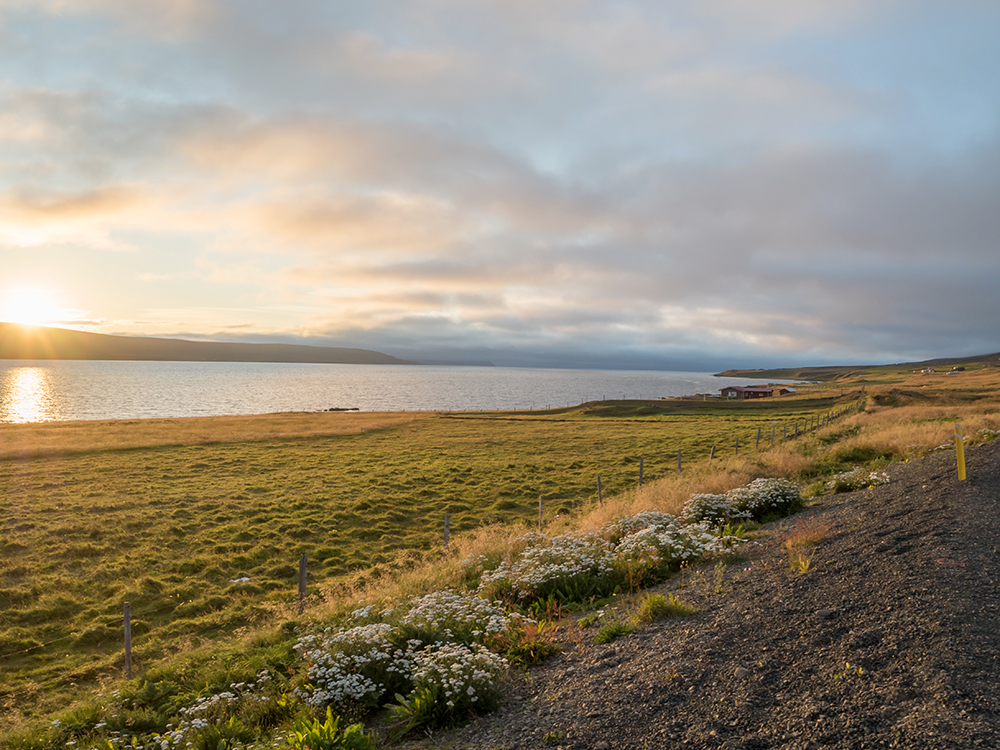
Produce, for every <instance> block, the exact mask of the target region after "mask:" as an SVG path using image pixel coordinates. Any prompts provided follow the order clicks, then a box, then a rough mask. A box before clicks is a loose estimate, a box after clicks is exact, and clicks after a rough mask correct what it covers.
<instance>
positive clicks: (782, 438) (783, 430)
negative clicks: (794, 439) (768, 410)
mask: <svg viewBox="0 0 1000 750" xmlns="http://www.w3.org/2000/svg"><path fill="white" fill-rule="evenodd" d="M787 429H788V425H787V424H783V425H781V442H785V430H787Z"/></svg>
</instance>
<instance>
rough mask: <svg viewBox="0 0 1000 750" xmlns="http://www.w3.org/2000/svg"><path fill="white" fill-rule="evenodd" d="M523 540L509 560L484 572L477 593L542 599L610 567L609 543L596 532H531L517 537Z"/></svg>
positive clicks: (598, 575) (575, 586)
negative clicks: (519, 548) (549, 535)
mask: <svg viewBox="0 0 1000 750" xmlns="http://www.w3.org/2000/svg"><path fill="white" fill-rule="evenodd" d="M518 541H519V542H521V543H525V542H526V543H527V546H526V547H525V548H524V550H522V551H521V553H520V554H518V555H516V556H514V558H513V560H512V561H510V562H503V563H501V564H500V565H499V566H498V567H497V568H496V569H495V570H491V571H484V572H483V575H482V578H481V579H480V583H479V591H480V592H491V593H493V594H506V595H507V596H509V597H510V598H512V599H515V600H518V601H522V602H525V601H532V600H536V599H540V598H541V599H544V598H545V597H546V596H547V595H548V594H549V593H551V592H552V591H554V590H556V589H559V588H562V589H566V588H570V589H578V588H579V587H580V586H581V585H582V586H585V587H586V586H588V585H589V584H590V583H591V582H592V581H593V580H594V579H600V578H602V577H606V576H608V575H610V574H611V573H612V572H613V570H614V560H615V556H614V551H613V550H612V548H611V545H610V544H609V543H608V542H607V541H606V540H604V539H602V538H601V537H599V536H597V535H596V534H563V535H561V536H555V537H552V538H549V537H546V536H545V535H544V534H537V533H532V534H531V535H528V536H526V537H522V538H521V539H520V540H518Z"/></svg>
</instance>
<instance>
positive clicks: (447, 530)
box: [444, 513, 451, 555]
mask: <svg viewBox="0 0 1000 750" xmlns="http://www.w3.org/2000/svg"><path fill="white" fill-rule="evenodd" d="M450 537H451V513H445V514H444V553H445V554H446V555H447V554H448V541H449V539H450Z"/></svg>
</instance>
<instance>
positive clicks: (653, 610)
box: [632, 594, 698, 625]
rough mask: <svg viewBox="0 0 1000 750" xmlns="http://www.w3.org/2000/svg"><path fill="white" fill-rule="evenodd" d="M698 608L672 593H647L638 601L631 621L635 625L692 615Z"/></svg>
mask: <svg viewBox="0 0 1000 750" xmlns="http://www.w3.org/2000/svg"><path fill="white" fill-rule="evenodd" d="M697 611H698V610H697V609H695V608H694V607H692V606H691V605H690V604H685V603H684V602H682V601H681V600H680V599H678V598H677V597H676V596H675V595H674V594H668V595H667V596H663V595H662V594H648V595H646V596H644V597H643V598H642V601H641V602H639V608H638V610H636V613H635V615H633V617H632V622H634V623H635V624H636V625H640V624H642V623H648V622H656V621H657V620H666V619H669V618H672V617H687V616H688V615H693V614H694V613H695V612H697Z"/></svg>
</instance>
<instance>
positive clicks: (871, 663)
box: [408, 440, 1000, 750]
mask: <svg viewBox="0 0 1000 750" xmlns="http://www.w3.org/2000/svg"><path fill="white" fill-rule="evenodd" d="M967 460H968V466H969V478H968V480H967V481H965V482H959V481H958V479H957V476H956V472H955V463H954V455H953V454H950V453H939V454H932V455H931V456H928V457H926V458H924V459H920V460H917V461H914V462H912V463H909V464H900V465H896V466H893V467H890V468H889V469H888V472H889V475H890V477H891V482H890V483H889V484H886V485H883V486H880V487H875V488H873V489H870V490H862V491H858V492H853V493H846V494H840V495H832V496H827V497H824V498H822V501H821V504H819V505H817V506H815V507H813V508H810V509H809V510H807V511H806V512H804V513H801V514H799V515H797V516H795V517H792V518H788V519H785V520H783V521H781V522H778V523H776V524H772V525H771V527H770V531H772V532H773V533H772V534H771V535H770V536H769V537H767V538H765V539H762V540H760V541H758V542H755V543H753V544H751V545H748V546H747V549H746V556H745V557H744V558H743V559H741V560H737V561H731V562H730V563H729V564H727V565H726V566H725V567H724V568H723V567H722V566H716V567H711V566H710V567H707V568H703V569H700V570H696V571H689V572H687V573H686V574H685V575H684V576H676V577H675V578H674V579H673V580H671V581H669V582H667V583H666V584H664V585H663V586H661V587H659V589H658V590H659V591H660V592H662V593H668V592H669V593H676V594H677V595H679V596H680V597H681V598H682V599H683V600H684V601H685V602H687V603H689V604H692V605H694V606H696V607H697V608H698V612H697V613H696V614H695V615H692V616H690V617H685V618H680V619H674V620H665V621H662V622H658V623H653V624H648V625H643V626H640V627H638V628H636V630H635V631H634V632H633V633H632V634H631V635H627V636H624V637H621V638H619V639H618V640H616V641H614V642H613V643H611V644H606V645H595V644H594V643H593V638H594V635H595V633H596V630H597V628H596V627H593V626H592V627H590V628H588V629H579V628H576V629H572V628H570V629H567V630H566V631H565V635H564V636H563V637H564V638H565V642H564V643H563V646H564V648H563V653H562V654H561V655H559V656H556V657H554V658H552V659H550V660H548V661H547V662H545V663H544V664H542V665H540V666H537V667H533V668H532V669H530V670H529V671H528V672H527V673H523V674H522V673H518V674H515V675H512V677H511V680H510V682H509V684H508V685H507V688H506V691H505V698H504V703H503V706H502V707H501V709H500V710H499V711H497V712H496V713H493V714H491V715H488V716H484V717H482V718H481V719H479V720H478V721H476V722H473V723H472V724H470V725H468V726H466V727H464V728H461V729H457V730H452V731H448V732H440V733H437V734H434V735H431V736H428V737H424V738H422V739H420V740H419V741H417V740H414V741H412V742H411V743H409V745H408V746H409V747H410V748H477V749H481V750H500V749H502V748H504V749H508V750H520V749H521V748H546V747H551V748H560V747H561V748H565V749H566V750H569V749H570V748H572V749H574V750H585V749H592V750H611V749H618V748H719V749H720V750H771V749H774V750H777V749H779V748H780V749H785V748H787V749H789V750H791V749H793V748H794V749H796V750H820V749H822V748H829V749H834V748H837V749H839V748H845V749H846V748H852V749H855V748H907V749H911V750H912V749H916V748H979V747H982V748H998V747H1000V690H998V689H997V688H998V685H997V680H998V657H1000V553H998V545H1000V525H998V523H997V516H998V511H1000V440H997V441H993V442H991V443H987V444H985V445H983V446H979V447H977V448H974V449H969V450H968V452H967ZM803 524H805V525H808V524H812V525H814V526H816V527H818V528H825V529H827V533H826V538H825V539H824V541H822V542H821V543H820V544H819V545H818V546H816V547H815V548H814V549H813V551H812V554H811V557H810V558H809V563H808V568H807V569H806V570H805V571H802V570H801V569H793V568H791V567H790V565H789V558H788V555H787V553H786V551H785V550H784V549H783V547H782V545H781V539H782V538H783V537H784V536H785V535H786V534H788V533H789V532H790V531H792V530H794V529H795V528H796V525H803ZM616 616H617V617H624V616H625V614H624V613H621V612H613V611H609V612H608V613H606V617H605V619H606V620H607V619H613V618H614V617H616Z"/></svg>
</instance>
